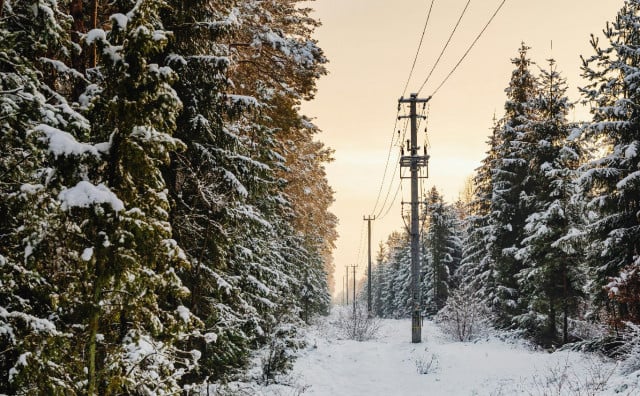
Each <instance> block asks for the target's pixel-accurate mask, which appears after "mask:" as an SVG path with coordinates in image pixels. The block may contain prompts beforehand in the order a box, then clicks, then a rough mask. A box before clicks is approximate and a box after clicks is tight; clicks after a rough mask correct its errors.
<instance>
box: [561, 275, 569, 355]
mask: <svg viewBox="0 0 640 396" xmlns="http://www.w3.org/2000/svg"><path fill="white" fill-rule="evenodd" d="M567 294H568V292H567V266H566V265H563V266H562V297H563V298H562V344H563V345H564V344H566V343H568V342H569V318H568V317H569V302H568V301H567V298H568V296H567Z"/></svg>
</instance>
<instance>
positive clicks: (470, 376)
mask: <svg viewBox="0 0 640 396" xmlns="http://www.w3.org/2000/svg"><path fill="white" fill-rule="evenodd" d="M331 330H332V329H331V328H329V327H328V326H324V329H323V328H320V329H318V331H316V332H315V333H313V334H312V336H311V341H312V342H313V341H315V345H316V347H315V348H309V349H308V350H307V351H305V352H304V353H303V356H301V357H300V358H299V359H298V361H297V362H296V364H295V367H294V371H293V374H292V378H295V380H296V382H297V383H298V384H299V389H300V390H302V389H304V392H303V393H302V394H304V395H316V396H337V395H348V396H358V395H363V396H364V395H367V396H373V395H375V396H378V395H379V396H385V395H403V396H404V395H406V396H410V395H429V396H437V395H447V396H449V395H516V394H523V395H565V394H566V395H574V394H576V395H583V394H584V395H590V394H600V393H598V392H597V391H596V390H595V385H593V382H598V381H601V379H602V378H607V377H608V376H609V375H610V373H612V372H613V366H612V365H611V364H610V363H603V362H601V361H599V360H598V359H595V358H593V357H589V356H585V355H583V354H579V353H569V352H559V353H553V354H550V353H545V352H533V351H530V350H528V349H527V348H525V347H523V346H521V345H512V344H507V343H504V342H502V341H498V340H493V341H483V342H478V343H459V342H451V341H448V340H447V339H446V338H445V337H444V336H443V335H442V334H441V332H440V331H439V330H438V328H437V327H435V326H434V325H433V324H432V323H431V322H425V325H424V327H423V338H422V339H423V343H422V344H412V343H411V342H410V338H411V332H410V321H408V320H397V321H396V320H383V321H382V327H381V330H380V334H379V337H378V338H377V339H376V340H373V341H367V342H356V341H350V340H339V339H335V338H334V337H333V335H332V334H331V333H332V331H331ZM429 362H433V363H432V365H431V367H430V369H429V370H426V371H428V372H427V373H426V374H420V373H418V368H419V367H422V368H423V370H422V371H425V370H424V368H425V367H426V366H427V365H428V363H429ZM559 378H564V379H563V380H561V381H558V379H559ZM301 388H302V389H301ZM572 389H573V390H572ZM623 394H630V393H629V392H624V393H623Z"/></svg>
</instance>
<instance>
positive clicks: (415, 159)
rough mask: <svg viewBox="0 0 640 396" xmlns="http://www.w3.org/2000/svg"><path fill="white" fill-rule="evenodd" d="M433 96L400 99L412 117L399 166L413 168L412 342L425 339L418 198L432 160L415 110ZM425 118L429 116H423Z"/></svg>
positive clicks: (412, 95)
mask: <svg viewBox="0 0 640 396" xmlns="http://www.w3.org/2000/svg"><path fill="white" fill-rule="evenodd" d="M430 99H431V97H428V98H426V99H418V94H411V95H410V98H409V99H405V98H400V100H398V103H400V104H403V103H408V104H409V106H410V107H409V115H408V116H400V117H398V119H401V118H409V119H410V120H411V142H410V147H409V149H410V153H409V154H410V155H406V156H402V157H401V158H400V167H402V168H409V169H410V170H411V228H410V234H411V292H412V297H411V303H412V307H411V342H413V343H419V342H422V320H421V319H422V318H421V313H420V311H421V306H422V301H421V300H422V299H421V296H420V249H419V247H420V239H419V238H420V220H419V219H420V216H419V215H420V202H419V201H418V179H419V178H420V175H419V171H420V168H426V167H427V166H428V164H429V156H428V155H427V148H426V147H425V148H424V155H418V150H419V149H420V147H418V123H417V118H418V117H419V116H418V114H417V111H416V107H417V106H416V105H417V104H418V103H427V102H428V101H429V100H430ZM423 118H426V117H423Z"/></svg>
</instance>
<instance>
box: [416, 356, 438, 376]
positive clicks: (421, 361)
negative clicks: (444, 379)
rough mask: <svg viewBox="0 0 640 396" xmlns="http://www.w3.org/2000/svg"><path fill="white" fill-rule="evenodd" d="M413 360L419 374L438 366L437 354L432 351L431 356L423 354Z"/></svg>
mask: <svg viewBox="0 0 640 396" xmlns="http://www.w3.org/2000/svg"><path fill="white" fill-rule="evenodd" d="M414 362H415V364H416V371H417V372H418V374H421V375H426V374H429V373H433V372H435V371H437V370H438V368H439V367H440V361H439V360H438V355H436V354H435V353H432V354H431V356H428V355H425V356H422V357H419V358H417V359H416V360H415V361H414Z"/></svg>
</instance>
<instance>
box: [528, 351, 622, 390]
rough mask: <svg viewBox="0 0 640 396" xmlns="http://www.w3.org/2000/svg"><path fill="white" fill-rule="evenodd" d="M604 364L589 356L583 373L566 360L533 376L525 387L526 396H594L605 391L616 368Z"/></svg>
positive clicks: (600, 359) (600, 360) (597, 358)
mask: <svg viewBox="0 0 640 396" xmlns="http://www.w3.org/2000/svg"><path fill="white" fill-rule="evenodd" d="M604 363H605V362H604V361H603V360H602V358H600V357H598V356H589V360H588V365H587V367H586V368H585V370H584V371H580V372H578V371H576V369H575V368H574V362H571V361H570V360H569V358H567V359H566V360H565V361H564V362H561V363H559V364H557V365H555V366H553V367H549V368H548V369H547V370H546V372H544V373H542V374H539V375H535V376H534V377H533V378H532V380H531V384H530V385H529V386H527V388H528V391H527V392H528V394H530V395H532V396H534V395H535V396H538V395H548V396H565V395H566V396H595V395H598V394H600V393H601V392H603V391H604V390H606V389H607V384H608V382H609V379H610V378H611V376H612V375H613V374H614V372H615V369H616V366H615V365H611V367H606V365H605V364H604Z"/></svg>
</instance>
